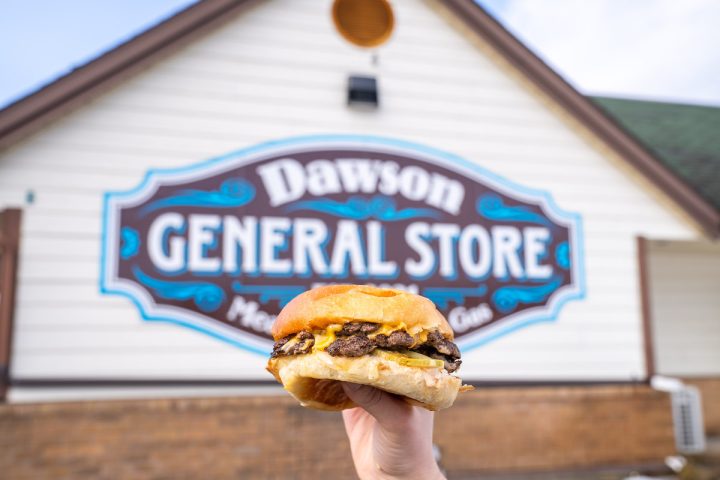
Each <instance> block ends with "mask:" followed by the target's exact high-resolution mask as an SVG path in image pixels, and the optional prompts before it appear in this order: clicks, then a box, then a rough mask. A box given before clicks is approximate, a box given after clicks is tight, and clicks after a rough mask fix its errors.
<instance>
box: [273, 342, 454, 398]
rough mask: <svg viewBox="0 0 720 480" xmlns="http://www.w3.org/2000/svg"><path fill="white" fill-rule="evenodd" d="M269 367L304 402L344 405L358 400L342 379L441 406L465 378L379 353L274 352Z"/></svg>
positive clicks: (291, 392)
mask: <svg viewBox="0 0 720 480" xmlns="http://www.w3.org/2000/svg"><path fill="white" fill-rule="evenodd" d="M268 370H269V371H270V373H272V374H273V375H274V376H275V378H276V379H277V380H278V381H279V382H280V383H282V384H283V387H284V388H285V390H287V391H288V392H290V394H291V395H292V396H293V397H295V398H297V399H298V400H299V401H300V403H301V404H302V405H304V406H306V407H310V408H315V409H318V410H345V409H346V408H353V407H356V406H357V405H356V404H355V403H354V402H353V401H352V400H350V398H349V397H348V396H347V395H345V391H344V390H343V388H342V385H341V384H340V381H344V382H351V383H360V384H363V385H370V386H373V387H376V388H379V389H381V390H385V391H386V392H390V393H394V394H397V395H401V396H403V397H405V398H404V400H405V401H407V402H408V403H410V404H412V405H417V406H421V407H424V408H426V409H428V410H441V409H443V408H447V407H449V406H451V405H452V404H453V402H454V401H455V397H457V394H458V391H459V390H460V386H461V384H462V380H460V378H458V377H455V376H453V375H450V374H449V373H447V371H446V370H445V369H443V368H417V367H406V366H404V365H400V364H399V363H397V362H393V361H392V360H386V359H384V358H381V357H378V356H375V355H363V356H362V357H355V358H350V357H333V356H331V355H329V354H328V353H326V352H314V353H311V354H307V355H293V356H288V357H277V358H271V359H270V361H269V362H268Z"/></svg>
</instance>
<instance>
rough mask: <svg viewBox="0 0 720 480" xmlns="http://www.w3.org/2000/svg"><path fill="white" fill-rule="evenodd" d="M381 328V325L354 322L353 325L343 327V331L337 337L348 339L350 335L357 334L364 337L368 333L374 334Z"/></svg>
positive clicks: (348, 324) (347, 324)
mask: <svg viewBox="0 0 720 480" xmlns="http://www.w3.org/2000/svg"><path fill="white" fill-rule="evenodd" d="M378 328H380V325H378V324H377V323H368V322H352V323H346V324H345V325H343V327H342V330H340V331H339V332H338V333H337V335H338V337H346V336H349V335H355V334H357V333H362V334H363V335H367V334H368V333H372V332H374V331H375V330H377V329H378Z"/></svg>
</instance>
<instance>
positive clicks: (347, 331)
mask: <svg viewBox="0 0 720 480" xmlns="http://www.w3.org/2000/svg"><path fill="white" fill-rule="evenodd" d="M378 328H380V326H379V325H378V324H376V323H362V322H353V323H346V324H345V325H343V327H342V329H341V330H340V331H339V332H337V334H336V335H337V337H338V338H337V339H336V340H335V341H334V342H332V343H331V344H330V345H329V346H328V347H327V349H326V350H325V351H326V352H327V353H329V354H330V355H332V356H334V357H360V356H362V355H367V354H368V353H370V352H372V351H373V350H375V349H376V348H382V349H383V350H406V349H411V350H413V351H416V352H418V353H422V354H423V355H426V356H428V357H430V358H434V359H437V360H442V361H443V363H444V366H445V370H447V371H448V372H450V373H452V372H454V371H456V370H457V369H458V368H460V364H461V363H462V361H461V360H460V350H459V349H458V347H457V345H455V344H454V343H453V342H451V341H450V340H447V339H446V338H445V337H443V336H442V334H441V333H440V332H439V331H434V332H430V333H429V334H428V337H427V341H426V342H425V343H423V344H422V345H419V346H417V347H415V348H412V345H413V343H414V339H413V337H412V336H411V335H410V334H409V333H407V332H403V331H402V330H398V331H396V332H392V333H391V334H390V335H383V334H378V335H375V336H374V337H373V338H369V337H368V336H367V335H368V334H370V333H373V332H374V331H376V330H377V329H378ZM292 338H293V335H288V336H287V337H285V338H281V339H280V340H278V341H277V342H275V345H274V346H273V351H272V355H271V356H272V357H278V356H282V355H301V354H304V353H309V352H310V349H311V348H312V346H313V344H314V343H315V341H314V337H313V335H312V334H311V333H310V332H308V331H305V330H303V331H302V332H300V333H298V334H297V338H298V340H299V341H298V342H297V343H296V344H294V345H293V346H292V347H290V348H288V349H286V350H283V346H285V344H287V342H289V341H290V340H291V339H292Z"/></svg>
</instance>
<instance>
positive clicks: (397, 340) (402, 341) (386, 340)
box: [373, 330, 415, 350]
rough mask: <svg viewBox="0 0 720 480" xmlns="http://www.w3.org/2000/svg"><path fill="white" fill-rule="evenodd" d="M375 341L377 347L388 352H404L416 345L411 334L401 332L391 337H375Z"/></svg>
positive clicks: (380, 335) (394, 333) (381, 335)
mask: <svg viewBox="0 0 720 480" xmlns="http://www.w3.org/2000/svg"><path fill="white" fill-rule="evenodd" d="M373 341H374V343H375V346H376V347H378V348H384V349H386V350H404V349H406V348H410V347H412V344H413V343H415V339H414V338H413V337H412V336H411V335H410V334H409V333H407V332H403V331H401V330H398V331H397V332H392V333H391V334H390V335H383V334H379V335H375V338H373Z"/></svg>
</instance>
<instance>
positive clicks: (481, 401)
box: [0, 385, 715, 480]
mask: <svg viewBox="0 0 720 480" xmlns="http://www.w3.org/2000/svg"><path fill="white" fill-rule="evenodd" d="M711 388H715V387H714V386H711ZM712 391H713V392H714V391H715V390H712ZM0 431H1V432H2V435H0V471H2V472H4V475H3V479H6V478H7V479H8V480H14V479H25V478H28V479H30V478H61V479H62V478H68V479H82V478H93V479H96V478H97V479H101V480H102V479H139V480H142V479H153V480H159V479H186V478H188V479H189V478H213V479H219V480H222V479H226V478H227V479H231V478H232V479H237V478H243V479H254V478H259V479H271V478H279V479H288V478H291V479H301V480H302V479H310V478H333V479H345V478H355V473H354V468H353V466H352V461H351V458H350V450H349V444H348V442H347V439H346V437H345V431H344V428H343V425H342V419H341V418H340V415H339V414H333V413H327V412H318V411H314V410H307V409H304V408H302V407H300V406H298V405H297V404H296V403H295V402H294V401H293V400H292V399H291V398H289V397H284V396H277V397H238V398H207V399H163V400H144V401H112V402H72V403H55V404H35V405H20V404H17V405H0ZM435 441H436V443H438V445H440V448H441V450H442V454H443V461H442V463H443V466H444V467H445V468H446V469H447V471H448V474H449V476H450V478H453V476H456V477H459V476H464V477H472V476H474V475H481V474H482V473H483V472H485V473H491V472H523V471H539V470H566V469H573V468H592V467H605V466H609V465H626V464H641V463H653V462H655V463H660V462H661V461H662V459H663V458H664V456H666V455H668V454H671V453H673V444H674V443H673V437H672V419H671V412H670V404H669V398H668V397H667V395H665V394H662V393H658V392H654V391H652V390H650V389H649V388H647V387H643V386H622V385H618V386H604V387H574V388H506V389H500V388H498V389H486V390H483V389H480V390H478V391H475V392H470V393H465V394H462V395H461V396H460V398H459V399H458V401H457V403H456V405H455V406H454V407H453V408H451V409H449V410H445V411H443V412H440V413H439V414H438V415H437V418H436V426H435Z"/></svg>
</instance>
